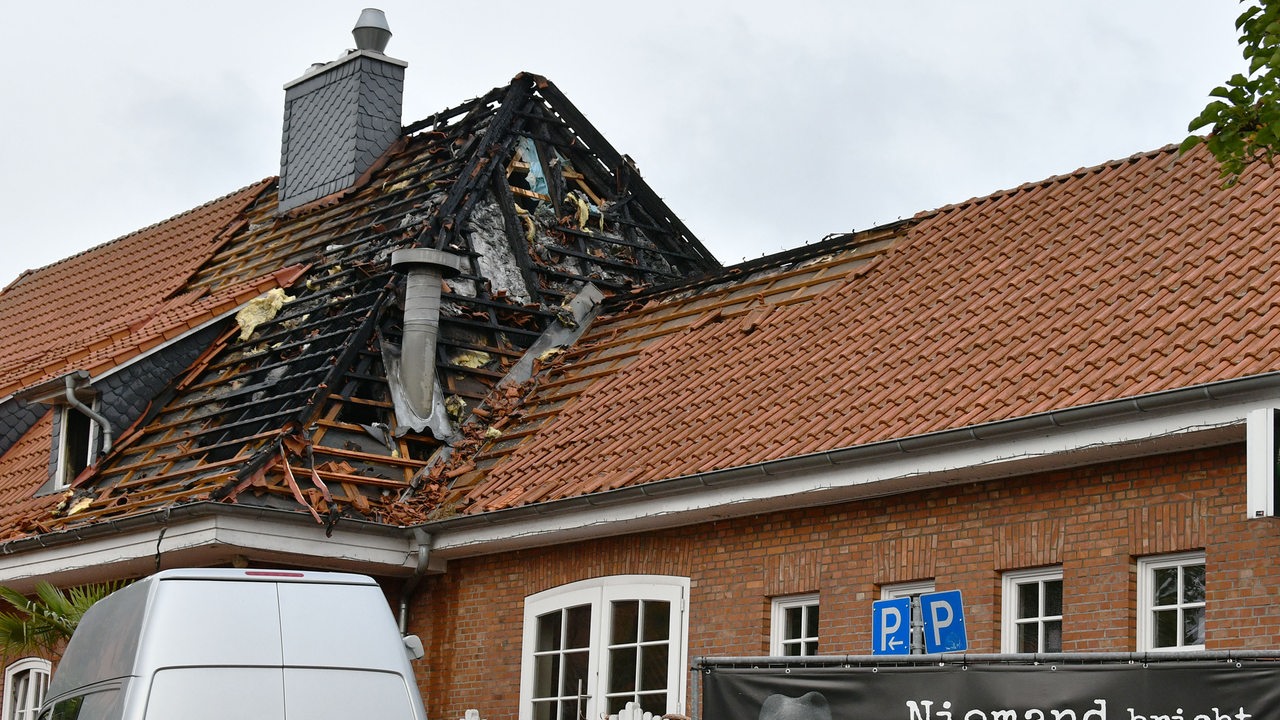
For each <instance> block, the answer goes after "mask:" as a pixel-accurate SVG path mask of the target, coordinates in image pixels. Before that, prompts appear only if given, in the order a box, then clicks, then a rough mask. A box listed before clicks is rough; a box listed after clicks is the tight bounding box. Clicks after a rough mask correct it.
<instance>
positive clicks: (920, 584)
mask: <svg viewBox="0 0 1280 720" xmlns="http://www.w3.org/2000/svg"><path fill="white" fill-rule="evenodd" d="M933 588H934V585H933V581H932V580H920V581H917V582H907V583H896V584H893V585H882V586H880V599H881V600H896V599H898V598H904V597H905V598H911V654H912V655H920V654H923V653H924V616H923V615H921V614H920V596H921V595H925V594H928V593H931V592H933Z"/></svg>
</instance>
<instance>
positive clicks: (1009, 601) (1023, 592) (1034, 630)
mask: <svg viewBox="0 0 1280 720" xmlns="http://www.w3.org/2000/svg"><path fill="white" fill-rule="evenodd" d="M1002 586H1003V590H1002V594H1001V597H1002V602H1003V606H1002V610H1003V612H1001V615H1000V617H1001V621H1000V625H1001V628H1000V636H1001V645H1002V646H1003V650H1004V652H1008V653H1057V652H1062V568H1060V567H1055V568H1039V569H1035V570H1017V571H1013V572H1007V573H1005V574H1004V580H1003V583H1002Z"/></svg>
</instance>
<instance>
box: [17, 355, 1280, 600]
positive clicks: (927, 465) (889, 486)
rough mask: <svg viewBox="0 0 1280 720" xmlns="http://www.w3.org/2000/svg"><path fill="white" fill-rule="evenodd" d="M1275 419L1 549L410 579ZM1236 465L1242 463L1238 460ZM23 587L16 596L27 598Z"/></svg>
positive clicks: (224, 521) (94, 563)
mask: <svg viewBox="0 0 1280 720" xmlns="http://www.w3.org/2000/svg"><path fill="white" fill-rule="evenodd" d="M1271 407H1280V373H1268V374H1266V375H1259V376H1253V377H1249V378H1243V379H1240V380H1232V381H1224V382H1219V383H1212V384H1209V385H1200V386H1194V387H1189V388H1182V389H1179V390H1174V391H1168V392H1163V393H1153V394H1150V395H1144V396H1138V397H1133V398H1127V399H1124V400H1118V401H1113V402H1107V403H1098V404H1095V405H1086V406H1081V407H1075V408H1069V409H1066V410H1062V411H1055V412H1050V413H1042V414H1038V415H1031V416H1024V417H1020V418H1014V419H1011V420H1005V421H1000V422H993V423H987V424H984V425H977V426H972V427H966V428H959V429H955V430H947V431H942V432H936V433H929V434H926V435H918V436H914V437H908V438H902V439H898V440H890V441H886V442H881V443H872V444H869V445H860V446H854V447H848V448H841V449H837V450H832V451H828V452H823V453H815V454H812V455H803V456H797V457H791V458H784V459H781V460H776V461H772V462H766V463H758V464H755V465H748V466H743V467H736V468H729V469H725V470H720V471H714V472H708V473H699V474H695V475H688V476H683V477H677V478H670V479H666V480H659V481H654V482H650V483H646V484H643V485H637V486H631V487H625V488H620V489H617V490H611V491H607V492H600V493H594V494H591V495H586V496H580V497H575V498H570V499H566V500H557V501H552V502H545V503H538V504H534V505H528V506H522V507H518V508H511V509H507V510H498V511H493V512H488V513H482V514H478V515H462V516H455V517H453V518H449V519H446V520H439V521H433V522H427V523H423V524H421V525H417V526H413V527H394V526H387V525H381V524H378V523H372V522H366V521H358V520H350V519H345V520H341V521H340V522H338V524H337V525H336V526H334V527H333V528H332V535H331V536H327V535H326V532H325V528H324V527H323V526H321V525H319V524H316V523H315V522H314V521H313V520H312V519H311V517H310V516H309V515H306V514H305V513H298V512H290V511H286V510H270V509H265V508H253V507H249V506H243V505H230V504H224V503H215V502H203V503H193V504H190V505H183V506H177V507H172V508H169V509H165V510H157V511H153V512H150V513H146V514H144V515H139V516H132V517H126V518H122V519H120V520H117V521H105V522H102V523H97V524H94V525H88V526H85V527H82V528H72V529H68V530H63V531H58V532H54V533H48V534H45V535H39V536H35V537H28V538H22V539H19V540H13V541H10V542H7V543H3V544H0V584H3V585H14V586H20V585H21V584H22V583H24V582H27V583H30V582H31V579H32V578H45V579H50V580H52V581H54V582H55V584H63V585H65V584H76V583H79V582H90V581H94V580H97V579H104V578H108V577H121V576H123V575H126V574H136V575H144V574H150V573H151V572H154V571H155V570H156V569H157V564H156V553H157V550H159V552H160V557H161V562H160V564H159V568H161V569H162V568H165V567H175V566H178V565H188V566H191V565H213V564H218V563H226V562H228V561H229V560H230V558H231V557H233V556H234V555H235V554H241V553H242V552H245V551H247V552H248V553H249V554H252V556H253V557H254V559H255V560H260V561H264V562H266V561H274V562H280V563H290V564H297V565H303V566H307V567H315V568H324V569H335V570H347V569H350V570H354V571H356V572H363V573H366V574H373V575H386V576H409V575H411V574H412V573H413V572H414V570H415V568H417V558H418V554H419V549H420V547H419V545H420V543H419V540H418V538H417V537H416V536H421V535H424V534H425V535H429V536H430V540H431V544H432V550H431V553H430V567H429V568H428V569H429V570H430V571H440V570H442V569H443V568H444V564H445V563H446V562H447V560H449V559H452V558H463V557H474V556H478V555H485V554H490V553H496V552H503V551H507V550H513V549H527V548H529V547H536V546H546V545H553V544H558V543H566V542H574V541H580V540H589V539H594V538H597V537H599V536H601V535H621V534H624V533H633V532H641V531H646V530H656V529H662V528H672V527H680V526H686V525H693V524H696V523H703V522H709V521H714V520H718V519H724V518H732V517H741V516H745V515H752V514H757V513H763V512H773V511H779V510H787V509H794V508H802V507H815V506H821V505H831V504H835V503H842V502H849V501H856V500H859V499H865V498H871V497H881V496H886V495H894V494H899V493H905V492H912V491H916V490H921V489H926V488H936V487H943V486H949V485H959V484H965V483H973V482H982V481H986V480H993V479H997V478H1002V477H1010V476H1015V475H1025V474H1030V473H1038V472H1046V471H1051V470H1058V469H1062V468H1069V467H1078V466H1083V465H1088V464H1093V463H1100V462H1110V461H1116V460H1123V459H1127V458H1135V457H1143V456H1149V455H1155V454H1161V453H1169V452H1177V451H1181V450H1188V449H1193V448H1202V447H1211V446H1218V445H1227V444H1233V443H1240V444H1243V443H1244V442H1245V427H1246V417H1247V416H1248V415H1249V413H1250V412H1252V411H1255V410H1259V409H1262V408H1271ZM1242 459H1243V455H1242ZM19 589H21V588H19Z"/></svg>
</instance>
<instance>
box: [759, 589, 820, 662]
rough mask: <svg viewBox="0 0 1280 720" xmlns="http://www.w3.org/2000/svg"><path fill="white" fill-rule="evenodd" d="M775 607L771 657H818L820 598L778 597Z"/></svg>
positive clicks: (771, 630)
mask: <svg viewBox="0 0 1280 720" xmlns="http://www.w3.org/2000/svg"><path fill="white" fill-rule="evenodd" d="M772 605H773V612H772V616H773V619H772V622H771V623H770V632H769V635H770V640H769V654H770V655H787V656H793V657H794V656H804V655H817V654H818V594H817V593H810V594H807V595H788V596H786V597H776V598H774V599H773V603H772Z"/></svg>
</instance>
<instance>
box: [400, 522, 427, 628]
mask: <svg viewBox="0 0 1280 720" xmlns="http://www.w3.org/2000/svg"><path fill="white" fill-rule="evenodd" d="M413 536H414V538H415V539H416V540H417V542H418V564H417V566H416V567H414V569H413V575H410V576H409V579H408V580H405V581H404V587H403V588H401V590H400V613H399V618H398V619H399V622H400V634H401V635H407V634H408V633H409V600H410V599H411V598H412V597H413V592H414V591H415V590H417V589H418V583H419V582H421V581H422V576H423V575H426V574H427V566H428V565H429V564H430V563H431V546H432V544H433V543H434V537H433V536H432V535H431V534H430V533H425V532H422V531H421V530H416V529H415V530H414V531H413Z"/></svg>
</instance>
